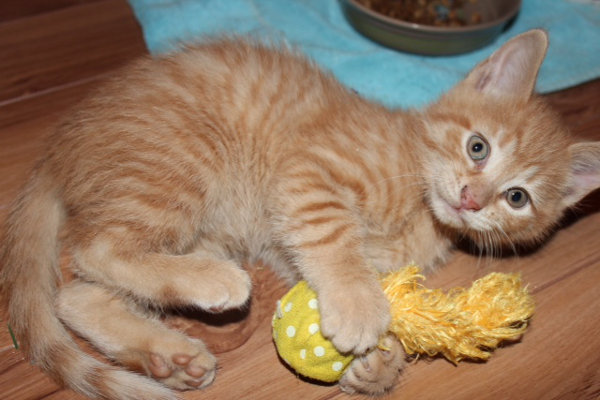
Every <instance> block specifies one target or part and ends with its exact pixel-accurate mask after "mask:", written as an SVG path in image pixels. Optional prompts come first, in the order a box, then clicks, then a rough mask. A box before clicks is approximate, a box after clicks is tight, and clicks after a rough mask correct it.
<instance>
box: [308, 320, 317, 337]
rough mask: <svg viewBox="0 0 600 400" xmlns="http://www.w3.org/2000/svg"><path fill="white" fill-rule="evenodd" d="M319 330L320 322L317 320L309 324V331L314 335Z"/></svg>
mask: <svg viewBox="0 0 600 400" xmlns="http://www.w3.org/2000/svg"><path fill="white" fill-rule="evenodd" d="M317 332H319V324H317V323H316V322H315V323H312V324H310V325H309V326H308V333H310V334H311V335H314V334H315V333H317Z"/></svg>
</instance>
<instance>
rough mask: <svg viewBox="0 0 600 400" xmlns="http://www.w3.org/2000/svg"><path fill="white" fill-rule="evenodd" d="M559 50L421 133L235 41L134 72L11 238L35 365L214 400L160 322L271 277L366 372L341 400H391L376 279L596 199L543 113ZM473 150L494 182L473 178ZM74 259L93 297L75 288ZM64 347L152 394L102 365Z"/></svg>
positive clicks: (517, 235) (217, 303)
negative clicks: (550, 60)
mask: <svg viewBox="0 0 600 400" xmlns="http://www.w3.org/2000/svg"><path fill="white" fill-rule="evenodd" d="M546 46H547V41H546V36H545V34H544V33H543V32H540V31H532V32H530V33H527V34H524V35H522V36H519V37H517V38H516V39H514V40H513V41H511V42H509V44H507V45H506V46H504V47H503V48H502V49H501V50H500V51H499V52H497V53H496V54H495V55H494V56H492V57H491V58H490V59H489V60H487V61H485V62H483V63H482V64H481V65H480V66H478V67H476V68H475V70H474V71H473V72H472V73H471V74H470V75H469V76H468V77H467V78H466V79H465V80H464V81H463V82H462V83H460V84H459V85H458V86H457V87H456V88H455V89H453V90H452V91H451V92H449V93H448V94H447V95H445V96H443V97H442V98H441V99H440V101H439V102H437V103H435V104H433V105H431V106H430V107H428V108H426V109H425V110H423V111H402V110H388V109H386V108H384V107H382V106H380V105H377V104H374V103H372V102H369V101H367V100H365V99H363V98H361V97H360V96H359V95H357V94H356V93H354V92H352V91H351V90H348V89H346V88H344V87H343V86H341V85H340V84H339V83H338V82H337V81H336V80H335V79H334V78H333V77H332V76H331V75H329V74H327V73H324V72H322V71H320V70H319V69H318V68H317V67H316V66H315V65H313V64H312V63H311V62H310V61H307V60H306V59H304V58H302V57H301V56H299V55H297V54H295V53H294V52H293V51H290V50H285V49H272V48H269V47H264V46H260V45H256V44H252V43H250V42H247V41H243V40H239V39H225V40H215V41H209V42H206V43H204V44H199V45H197V46H195V47H193V48H190V49H187V50H186V51H184V52H180V53H177V54H173V55H169V56H165V57H160V58H157V59H150V58H146V59H142V60H139V61H138V62H136V63H134V64H132V65H130V66H128V67H127V68H125V69H124V70H123V71H120V72H119V73H118V74H116V75H115V76H114V77H112V78H111V79H110V80H108V82H106V83H105V84H104V85H103V86H102V87H100V88H99V89H97V90H96V92H95V93H93V94H92V95H91V96H90V97H89V98H88V99H87V100H85V101H84V102H83V103H82V104H81V105H80V106H79V107H78V108H77V109H76V110H74V112H73V113H72V115H70V116H69V118H68V119H67V120H65V121H64V123H63V124H62V125H61V126H60V127H59V129H58V130H57V131H56V133H55V134H54V135H52V136H51V137H50V138H49V141H48V150H47V152H46V153H45V156H44V158H43V160H41V161H40V163H39V164H38V166H37V167H36V170H35V171H34V173H33V174H32V177H31V178H30V180H29V181H28V183H27V184H26V186H25V189H24V190H23V192H22V194H21V195H20V197H19V198H18V199H17V201H16V203H15V205H14V207H13V209H12V211H11V213H10V216H9V217H8V221H7V224H6V229H5V232H4V237H3V241H2V253H1V260H2V272H1V275H0V279H1V281H0V283H1V288H2V293H3V295H4V296H5V298H6V299H7V301H8V302H9V310H10V314H11V317H10V321H11V325H12V327H13V329H14V331H15V332H16V334H17V335H18V337H19V339H20V341H21V343H22V344H23V345H24V348H25V351H26V352H27V354H28V356H29V357H30V358H31V359H32V360H33V361H34V362H36V363H37V364H38V365H39V366H40V367H41V368H42V369H44V370H45V371H47V372H48V373H49V374H50V375H52V376H53V377H54V378H55V379H56V380H57V381H59V382H61V383H63V384H65V385H67V386H69V387H71V388H73V389H74V390H77V391H79V392H81V393H83V394H85V395H87V396H90V397H95V398H110V399H112V398H115V399H134V398H144V399H171V398H174V397H176V394H174V393H175V392H172V391H171V390H170V389H169V388H171V389H179V390H188V389H196V388H201V387H204V386H206V385H208V384H210V383H211V382H212V380H213V379H214V375H215V371H216V360H215V358H214V357H213V356H212V355H211V354H210V353H209V352H208V350H207V349H206V348H205V346H204V344H203V343H202V342H200V341H199V340H197V339H191V338H187V337H185V336H184V335H182V334H181V333H179V332H176V331H171V330H169V329H167V328H166V327H165V326H164V325H162V323H161V322H160V321H159V319H157V317H156V315H154V314H153V313H152V312H150V311H149V310H150V309H151V310H160V309H162V308H164V307H177V306H196V307H200V308H203V309H206V310H211V311H214V312H218V311H220V310H223V309H228V308H237V307H243V306H244V304H245V303H246V302H247V299H248V296H249V295H250V292H251V282H250V278H249V277H248V275H247V273H246V272H245V271H244V270H243V268H242V267H241V265H242V263H244V262H245V261H250V262H253V261H257V260H263V261H265V262H266V263H267V264H269V265H271V266H272V267H273V268H274V269H275V270H276V271H277V272H278V273H279V274H280V275H281V276H282V277H284V278H285V279H287V280H289V281H290V282H292V281H294V280H297V279H298V278H303V279H306V280H308V282H309V283H310V285H311V286H312V287H313V288H315V290H316V291H317V292H318V295H319V304H320V308H321V313H322V331H323V333H324V334H325V335H326V336H328V337H329V338H331V339H332V341H333V343H334V344H335V345H336V347H338V348H339V349H340V350H342V351H345V352H353V353H355V354H359V355H365V356H364V357H362V358H359V359H357V360H358V361H356V362H355V363H354V364H353V366H352V368H351V372H349V373H348V374H346V376H345V377H344V378H343V379H342V383H341V384H342V388H343V389H344V390H346V391H348V392H354V391H362V392H367V393H372V394H377V393H381V392H383V391H385V390H387V389H388V388H389V387H391V386H392V384H393V383H394V382H395V380H396V377H397V375H398V370H399V368H400V367H401V366H402V365H403V357H402V351H401V350H400V347H399V346H398V345H397V342H394V341H393V340H391V339H389V338H388V339H387V340H388V341H389V342H390V345H389V348H390V350H388V351H381V350H374V351H370V349H372V348H373V347H374V346H375V345H376V344H377V341H378V339H379V337H380V336H381V335H382V334H383V333H384V332H385V330H386V327H387V324H388V322H389V312H388V304H387V301H386V300H385V298H384V295H383V293H382V292H381V290H380V288H379V284H378V281H377V273H378V272H385V271H390V270H392V269H394V268H396V267H399V266H402V265H403V264H405V263H407V262H409V261H415V262H417V263H419V264H420V265H422V266H424V267H426V268H429V269H430V268H433V267H434V266H436V265H438V264H440V263H442V262H443V261H444V260H446V259H447V257H448V255H449V250H450V248H451V246H452V242H453V241H454V240H455V239H456V238H457V237H460V236H469V237H471V238H472V239H473V240H474V241H475V242H476V243H478V244H479V245H481V246H483V247H489V248H497V247H498V246H500V245H503V244H509V245H511V244H514V243H521V242H528V241H536V240H539V239H540V238H542V237H543V236H544V235H545V234H546V233H547V232H548V230H549V228H550V227H552V226H553V224H555V222H556V221H557V220H558V218H559V217H560V216H561V214H562V212H563V210H564V209H565V207H568V206H570V205H572V204H574V203H575V202H576V201H577V200H579V199H580V198H581V197H583V196H584V195H585V194H586V193H588V192H589V191H591V190H593V189H594V188H595V187H597V186H598V185H599V184H600V183H599V178H598V170H600V167H599V165H598V164H600V161H599V160H600V156H599V154H600V151H599V146H598V144H592V143H589V144H584V145H581V144H573V145H572V144H571V139H570V137H569V136H568V133H567V131H566V129H564V128H563V127H562V125H561V124H560V122H559V121H558V120H557V118H556V116H555V115H554V114H553V113H552V111H551V110H549V109H548V107H547V106H546V105H545V104H544V103H543V101H542V100H541V99H539V98H537V97H535V96H534V95H532V93H531V92H532V89H533V85H534V83H535V77H536V75H537V70H538V68H539V65H540V63H541V61H542V59H543V56H544V53H545V50H546ZM473 134H479V135H482V136H484V137H485V140H487V142H488V143H489V145H490V147H491V151H490V154H489V156H488V157H487V159H486V160H485V162H478V163H475V162H474V161H473V160H472V159H470V158H469V155H468V152H467V150H466V148H467V141H468V140H469V138H470V137H471V136H472V135H473ZM514 187H522V188H525V189H526V190H527V192H528V193H529V194H530V196H531V200H530V202H529V203H528V204H527V205H525V206H524V207H523V208H519V209H514V208H511V207H510V206H509V205H508V204H507V200H506V193H507V190H509V189H511V188H514ZM465 193H467V194H466V195H465ZM465 196H466V200H465ZM461 202H462V203H461ZM463 203H464V204H468V205H472V204H476V205H477V206H478V207H479V208H480V209H477V210H474V209H472V207H471V208H465V207H463V206H462V204H463ZM59 232H62V233H63V234H62V235H61V236H60V237H61V239H59ZM61 245H64V246H66V247H68V248H69V249H70V251H71V253H72V256H73V262H72V265H71V267H72V269H73V271H74V272H75V276H76V279H75V280H73V281H72V282H70V283H68V284H66V285H62V286H61V287H60V288H59V287H58V284H57V282H58V280H59V279H60V278H59V275H60V271H59V264H58V252H59V248H60V246H61ZM149 306H151V307H149ZM65 327H68V328H70V329H72V330H74V331H76V332H77V333H79V334H80V335H81V336H83V337H85V338H87V339H88V340H89V341H90V342H91V343H92V344H93V345H94V346H95V347H96V348H97V349H99V350H100V351H101V352H102V353H104V354H105V355H106V356H107V357H108V358H110V359H112V360H114V361H115V362H116V363H117V364H120V365H122V366H124V367H126V369H128V370H131V371H135V372H139V373H141V375H139V374H135V373H133V372H127V370H126V369H120V368H118V367H114V366H108V365H105V364H102V363H100V362H98V361H96V360H94V359H92V358H89V357H88V356H86V355H85V354H84V353H83V352H82V350H80V349H79V348H78V347H77V346H76V344H75V343H74V342H73V341H72V339H71V337H70V335H69V333H68V331H67V330H66V329H65ZM143 375H144V376H143ZM145 375H147V376H149V377H151V378H154V379H150V378H148V377H146V376H145ZM156 381H158V382H160V383H158V382H156Z"/></svg>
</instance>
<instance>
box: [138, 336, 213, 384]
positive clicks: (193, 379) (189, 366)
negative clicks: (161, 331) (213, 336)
mask: <svg viewBox="0 0 600 400" xmlns="http://www.w3.org/2000/svg"><path fill="white" fill-rule="evenodd" d="M138 362H139V363H141V366H142V369H143V370H144V371H145V372H146V373H147V374H148V375H149V376H151V377H152V378H154V379H156V380H157V381H159V382H162V383H163V384H165V385H167V386H169V387H171V388H174V389H179V390H194V389H200V388H203V387H205V386H208V385H210V384H211V383H212V381H213V380H214V378H215V375H216V369H217V361H216V359H215V357H214V356H213V355H212V354H211V353H210V352H209V351H208V350H207V349H206V347H205V346H204V344H202V342H200V341H195V340H192V339H190V340H189V341H188V343H186V345H185V346H183V348H179V349H175V347H171V346H169V347H166V348H163V349H161V350H155V351H152V352H148V353H145V354H143V355H142V357H140V358H139V359H138Z"/></svg>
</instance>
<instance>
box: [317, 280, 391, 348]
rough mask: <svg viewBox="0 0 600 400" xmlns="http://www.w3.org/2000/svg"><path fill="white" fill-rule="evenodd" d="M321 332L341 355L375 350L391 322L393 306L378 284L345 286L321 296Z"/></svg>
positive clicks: (362, 283)
mask: <svg viewBox="0 0 600 400" xmlns="http://www.w3.org/2000/svg"><path fill="white" fill-rule="evenodd" d="M319 309H320V312H321V332H322V333H323V335H324V336H325V337H326V338H328V339H329V340H331V342H332V343H333V345H334V346H335V347H336V348H337V349H338V350H339V351H340V352H342V353H353V354H364V353H366V352H367V351H368V350H369V349H372V348H374V347H375V346H376V345H377V343H378V341H379V338H380V337H381V336H382V335H383V334H384V333H385V332H386V331H387V328H388V326H389V323H390V305H389V302H388V300H387V299H386V298H385V295H384V294H383V291H382V290H381V287H380V286H379V284H378V283H377V282H376V280H374V282H372V283H371V284H369V283H365V282H360V283H359V284H358V283H357V284H353V285H345V286H343V287H340V288H334V289H331V288H330V289H329V290H327V292H326V293H321V294H320V295H319Z"/></svg>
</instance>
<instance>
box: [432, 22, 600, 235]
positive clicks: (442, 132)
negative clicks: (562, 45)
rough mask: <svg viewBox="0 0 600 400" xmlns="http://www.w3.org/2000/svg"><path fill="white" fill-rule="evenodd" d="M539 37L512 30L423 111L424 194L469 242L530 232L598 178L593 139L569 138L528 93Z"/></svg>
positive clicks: (543, 227) (542, 38)
mask: <svg viewBox="0 0 600 400" xmlns="http://www.w3.org/2000/svg"><path fill="white" fill-rule="evenodd" d="M547 46H548V41H547V37H546V34H545V33H544V32H543V31H540V30H534V31H530V32H527V33H525V34H522V35H520V36H517V37H516V38H514V39H513V40H511V41H509V42H508V43H507V44H505V45H504V46H503V47H502V48H501V49H499V50H498V51H497V52H495V53H494V54H493V55H492V56H491V57H490V58H489V59H487V60H486V61H484V62H483V63H481V64H480V65H478V66H477V67H476V68H475V69H474V70H473V71H472V72H471V73H470V74H469V75H468V76H467V78H466V79H465V80H464V81H462V82H461V83H460V84H459V85H457V86H456V87H455V88H454V89H453V90H452V91H450V92H449V93H448V94H447V95H445V96H444V97H442V98H441V99H440V101H439V102H437V103H436V104H434V105H432V106H431V107H430V108H429V109H428V110H427V111H426V118H427V127H428V131H429V132H428V133H429V134H428V138H427V140H426V148H425V150H423V151H422V153H423V154H424V156H423V158H424V165H425V170H426V171H425V174H426V176H427V193H426V199H427V201H428V203H429V206H430V207H431V210H432V212H433V213H434V215H435V216H436V218H437V219H438V220H439V221H440V222H441V223H442V224H443V225H446V226H449V227H451V228H454V229H456V230H458V231H460V232H461V233H463V234H466V235H467V236H469V237H470V238H471V239H473V240H475V241H476V242H480V243H482V242H483V244H488V245H489V244H490V242H492V243H493V244H512V243H515V242H531V241H536V240H538V239H540V238H542V237H543V236H544V235H545V234H546V233H548V231H549V230H550V228H551V227H552V225H554V224H555V223H556V222H557V221H558V220H559V219H560V217H561V216H562V214H563V211H564V210H565V209H566V208H568V207H570V206H572V205H574V204H575V203H576V202H577V201H579V200H580V199H581V198H583V197H584V196H585V195H587V194H588V193H589V192H591V191H592V190H594V189H595V188H597V187H599V186H600V142H599V143H589V142H588V143H577V144H576V143H573V142H572V139H571V138H570V136H569V134H568V132H567V130H566V129H565V128H564V127H563V125H562V124H561V122H560V120H559V118H558V117H557V116H556V115H555V114H554V113H553V112H552V110H550V109H549V108H548V107H547V106H546V104H545V103H544V102H543V101H542V100H541V99H540V98H538V97H536V96H535V95H533V89H534V86H535V81H536V77H537V73H538V69H539V67H540V65H541V63H542V60H543V58H544V55H545V53H546V49H547Z"/></svg>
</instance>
